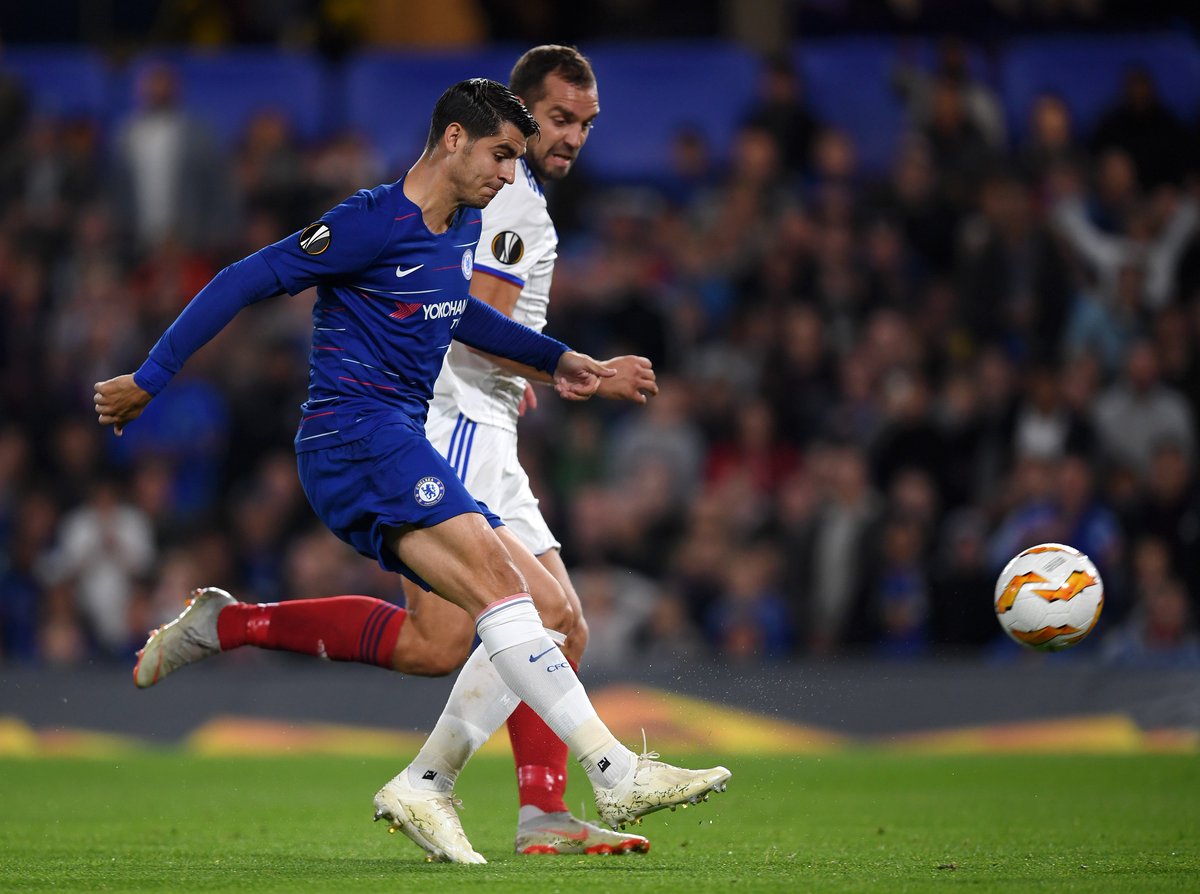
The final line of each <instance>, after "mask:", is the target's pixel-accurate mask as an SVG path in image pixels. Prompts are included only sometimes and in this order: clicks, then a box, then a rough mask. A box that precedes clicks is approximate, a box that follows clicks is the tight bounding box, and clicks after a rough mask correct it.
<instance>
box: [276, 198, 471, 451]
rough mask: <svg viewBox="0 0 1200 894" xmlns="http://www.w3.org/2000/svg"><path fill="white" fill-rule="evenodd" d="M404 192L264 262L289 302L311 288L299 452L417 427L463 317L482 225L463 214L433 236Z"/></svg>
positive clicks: (349, 210)
mask: <svg viewBox="0 0 1200 894" xmlns="http://www.w3.org/2000/svg"><path fill="white" fill-rule="evenodd" d="M402 187H403V181H401V182H399V183H393V184H387V185H384V186H378V187H376V188H375V189H373V190H369V191H368V190H361V191H359V192H358V193H356V194H355V195H353V196H351V197H350V198H349V199H347V200H346V201H344V202H342V203H341V204H340V205H338V206H337V207H336V208H333V209H332V210H330V211H329V212H328V213H326V214H325V215H324V216H322V217H321V219H320V220H319V221H318V222H317V223H314V224H312V225H310V226H308V227H306V228H305V229H304V230H302V231H301V232H300V233H299V234H298V235H294V236H289V237H288V238H287V239H284V240H282V241H280V242H277V243H275V244H274V245H271V246H268V247H267V248H265V249H263V250H262V252H261V254H262V257H263V259H264V260H265V261H266V262H267V264H268V265H269V266H270V268H271V269H272V270H273V271H274V273H275V276H276V277H277V279H278V280H279V283H280V285H282V286H283V288H284V289H286V290H287V291H288V293H290V294H293V295H294V294H296V293H297V292H301V291H303V290H304V289H307V288H309V287H311V286H314V285H315V286H316V287H317V301H316V304H315V305H314V306H313V345H312V353H311V356H310V361H309V364H310V365H309V377H308V400H307V401H306V402H305V403H304V405H303V406H302V407H301V411H302V414H301V421H300V427H299V430H298V432H297V434H296V449H297V450H300V451H303V450H306V449H313V448H316V447H321V446H326V445H329V444H332V443H345V442H348V441H353V440H356V439H358V438H361V437H362V436H363V435H365V434H367V433H369V432H371V431H373V430H375V429H376V428H378V427H379V426H380V425H385V424H388V423H392V422H409V423H411V424H414V425H416V426H418V427H423V424H424V421H425V415H426V412H427V409H428V404H429V401H430V399H431V398H432V397H433V383H434V381H435V380H436V379H437V375H438V373H439V372H440V371H441V368H442V358H443V356H444V355H445V353H446V349H447V348H448V347H449V346H450V341H451V337H452V335H451V333H452V331H453V329H454V328H455V326H456V325H457V323H458V321H459V319H460V317H461V316H462V314H463V311H464V310H466V306H467V296H468V285H469V283H470V280H471V265H472V260H473V258H474V252H475V244H476V243H477V242H478V241H479V233H480V223H481V219H482V215H481V214H480V212H479V211H478V210H477V209H474V208H460V209H459V211H458V213H457V214H456V215H455V217H454V220H453V222H452V223H451V225H450V227H449V229H447V230H446V232H444V233H440V234H434V233H431V232H430V231H429V229H428V228H427V227H426V226H425V221H424V220H423V219H422V217H421V210H420V209H419V208H418V207H417V206H416V205H414V204H413V203H412V202H411V201H409V199H408V198H407V197H406V196H405V195H404V190H403V188H402Z"/></svg>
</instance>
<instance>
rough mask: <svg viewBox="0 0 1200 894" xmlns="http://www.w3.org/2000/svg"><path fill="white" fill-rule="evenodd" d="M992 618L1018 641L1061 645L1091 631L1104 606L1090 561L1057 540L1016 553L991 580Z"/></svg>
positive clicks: (1100, 585)
mask: <svg viewBox="0 0 1200 894" xmlns="http://www.w3.org/2000/svg"><path fill="white" fill-rule="evenodd" d="M995 600H996V604H995V607H996V618H997V619H998V620H999V621H1000V626H1001V627H1003V628H1004V632H1005V633H1007V634H1008V635H1009V636H1011V637H1012V638H1013V639H1015V640H1016V641H1017V642H1019V643H1020V644H1021V645H1023V646H1028V647H1029V648H1031V649H1040V650H1043V651H1050V652H1054V651H1058V650H1060V649H1067V648H1070V647H1071V646H1073V645H1075V644H1076V643H1078V642H1079V641H1080V640H1082V639H1083V638H1084V637H1085V636H1087V635H1088V634H1089V633H1091V631H1092V628H1093V627H1095V626H1096V621H1097V620H1098V619H1099V617H1100V610H1101V609H1102V608H1103V607H1104V584H1103V583H1102V582H1101V580H1100V572H1099V571H1097V570H1096V566H1095V565H1093V564H1092V560H1091V559H1089V558H1088V557H1087V556H1085V555H1084V554H1083V553H1081V552H1080V551H1079V550H1077V549H1075V548H1074V547H1071V546H1066V545H1064V544H1062V543H1042V544H1039V545H1038V546H1031V547H1030V548H1029V549H1027V550H1024V551H1023V552H1020V553H1018V554H1017V555H1016V556H1014V557H1013V558H1012V560H1011V561H1010V562H1009V563H1008V564H1007V565H1005V566H1004V570H1003V571H1001V572H1000V577H999V579H998V580H997V581H996V593H995Z"/></svg>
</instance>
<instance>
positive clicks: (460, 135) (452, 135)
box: [442, 121, 467, 155]
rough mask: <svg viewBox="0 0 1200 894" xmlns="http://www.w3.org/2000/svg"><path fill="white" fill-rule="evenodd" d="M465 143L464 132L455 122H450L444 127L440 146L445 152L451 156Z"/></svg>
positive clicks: (465, 136) (465, 133)
mask: <svg viewBox="0 0 1200 894" xmlns="http://www.w3.org/2000/svg"><path fill="white" fill-rule="evenodd" d="M466 141H467V132H466V130H464V129H463V126H462V125H461V124H459V123H458V122H457V121H451V122H450V123H449V124H448V125H447V126H446V130H445V132H444V133H443V134H442V145H443V146H444V147H445V149H446V151H447V152H449V153H450V154H451V155H453V154H454V153H455V152H457V151H458V150H459V149H461V148H462V147H463V146H464V145H465V144H466Z"/></svg>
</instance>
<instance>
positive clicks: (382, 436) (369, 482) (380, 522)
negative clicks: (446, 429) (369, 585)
mask: <svg viewBox="0 0 1200 894" xmlns="http://www.w3.org/2000/svg"><path fill="white" fill-rule="evenodd" d="M296 462H297V465H298V467H299V470H300V484H301V486H303V488H304V493H305V495H306V496H307V497H308V502H309V503H310V504H312V508H313V509H314V510H315V511H316V513H317V515H318V516H319V517H320V519H321V521H323V522H324V523H325V526H326V527H328V528H329V530H331V531H333V533H334V534H336V535H337V536H338V537H340V538H341V539H342V540H344V541H346V542H347V543H349V544H350V545H351V546H353V547H354V548H355V549H356V550H358V551H359V552H360V553H362V554H363V555H364V556H370V557H372V558H375V559H377V560H378V561H379V564H380V566H381V567H383V568H384V569H385V570H387V571H395V572H398V573H400V574H403V575H404V576H405V577H407V578H408V579H409V580H411V581H413V582H414V583H416V584H418V585H419V586H422V587H424V588H425V589H426V590H429V589H431V587H430V586H429V584H427V583H426V582H425V581H423V580H422V579H421V577H420V576H419V575H418V574H417V573H416V572H414V571H413V570H412V569H411V568H409V567H408V566H407V565H405V564H404V563H403V562H401V561H400V559H399V558H398V557H397V556H396V555H395V553H393V552H392V551H391V550H389V549H388V548H387V546H386V544H385V542H384V531H385V529H386V528H399V527H404V526H406V525H411V526H413V527H417V528H428V527H432V526H433V525H436V524H438V523H440V522H444V521H445V520H446V519H448V518H454V516H456V515H462V514H463V513H465V512H479V513H482V514H483V516H484V518H486V519H487V520H488V523H489V524H490V525H491V526H492V527H493V528H498V527H500V526H501V525H502V524H504V522H502V521H501V520H500V518H499V516H497V515H496V514H495V513H494V512H492V511H491V510H490V509H488V508H487V506H486V505H484V504H483V503H481V502H479V501H478V500H476V499H475V498H474V497H472V496H471V495H470V494H469V493H467V489H466V487H465V486H464V485H463V483H462V481H460V480H459V478H458V475H456V474H455V473H454V469H453V467H452V466H451V465H450V464H449V463H448V462H447V461H446V458H445V457H444V456H442V455H441V454H440V453H438V452H437V450H435V449H434V447H433V445H432V444H430V443H429V441H427V440H426V439H425V437H424V435H422V434H421V433H420V432H418V431H416V430H414V429H412V428H409V427H408V426H405V425H384V426H381V427H380V428H377V429H376V430H375V431H373V432H371V433H370V434H369V435H367V436H366V437H363V438H359V439H358V440H356V441H351V442H350V443H348V444H338V445H336V446H333V447H327V448H324V449H321V450H309V451H306V452H304V453H299V454H297V455H296Z"/></svg>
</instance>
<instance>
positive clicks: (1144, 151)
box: [1092, 66, 1192, 189]
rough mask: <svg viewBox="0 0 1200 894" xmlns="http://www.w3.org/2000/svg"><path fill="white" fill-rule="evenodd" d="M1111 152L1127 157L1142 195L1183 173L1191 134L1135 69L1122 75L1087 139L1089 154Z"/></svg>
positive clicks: (1144, 71)
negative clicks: (1119, 151)
mask: <svg viewBox="0 0 1200 894" xmlns="http://www.w3.org/2000/svg"><path fill="white" fill-rule="evenodd" d="M1113 147H1116V148H1119V149H1123V150H1124V151H1126V152H1128V153H1129V155H1130V156H1131V157H1132V159H1133V163H1134V167H1135V168H1136V170H1137V177H1138V180H1139V182H1140V183H1141V185H1142V187H1143V188H1144V189H1153V188H1154V187H1156V186H1159V185H1161V184H1164V183H1178V182H1180V181H1181V180H1182V178H1183V175H1184V173H1185V172H1186V171H1187V165H1188V163H1189V157H1190V155H1191V151H1192V141H1191V134H1189V133H1188V130H1187V128H1186V127H1185V126H1184V125H1183V122H1181V121H1180V120H1179V119H1178V118H1177V117H1176V116H1175V114H1174V113H1173V112H1171V110H1170V109H1168V108H1167V107H1166V106H1165V105H1164V104H1163V102H1162V99H1161V97H1160V96H1159V93H1158V85H1157V84H1155V82H1154V78H1153V77H1152V76H1151V74H1150V72H1149V71H1148V70H1147V69H1145V68H1142V67H1140V66H1135V67H1133V68H1130V69H1129V70H1128V71H1127V72H1126V73H1125V78H1124V81H1123V82H1122V85H1121V93H1120V95H1119V96H1118V98H1117V99H1116V101H1115V102H1114V103H1113V104H1112V105H1111V106H1110V107H1109V108H1108V110H1107V111H1106V112H1105V113H1104V115H1103V116H1102V117H1101V118H1100V121H1099V122H1098V123H1097V124H1096V130H1095V132H1094V133H1093V134H1092V150H1093V151H1094V152H1096V153H1100V152H1103V151H1104V150H1106V149H1110V148H1113Z"/></svg>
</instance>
